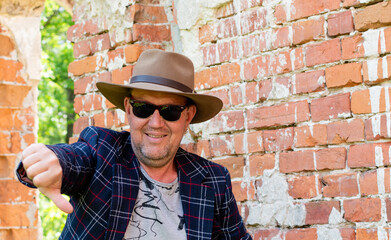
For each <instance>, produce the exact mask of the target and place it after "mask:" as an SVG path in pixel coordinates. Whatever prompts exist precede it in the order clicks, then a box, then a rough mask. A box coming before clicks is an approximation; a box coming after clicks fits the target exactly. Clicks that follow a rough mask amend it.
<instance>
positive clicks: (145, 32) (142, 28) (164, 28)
mask: <svg viewBox="0 0 391 240" xmlns="http://www.w3.org/2000/svg"><path fill="white" fill-rule="evenodd" d="M133 40H136V41H147V42H166V41H170V40H171V28H170V26H169V25H143V24H139V23H136V24H134V25H133Z"/></svg>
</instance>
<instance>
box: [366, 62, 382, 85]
mask: <svg viewBox="0 0 391 240" xmlns="http://www.w3.org/2000/svg"><path fill="white" fill-rule="evenodd" d="M378 64H379V61H378V59H370V60H368V61H367V65H368V80H369V81H371V82H373V81H376V80H377V79H378V78H379V77H378V75H377V68H378Z"/></svg>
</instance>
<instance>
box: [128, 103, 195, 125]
mask: <svg viewBox="0 0 391 240" xmlns="http://www.w3.org/2000/svg"><path fill="white" fill-rule="evenodd" d="M136 103H142V104H146V105H149V106H152V107H153V111H152V113H151V114H150V115H148V116H146V117H141V116H139V115H137V113H136V111H137V110H135V109H136V108H137V107H134V104H136ZM129 104H130V105H131V106H132V112H133V115H134V116H136V117H138V118H141V119H147V118H149V117H150V116H152V115H153V114H154V113H155V111H156V109H157V110H158V111H159V115H160V116H161V117H162V118H163V119H164V120H166V121H169V122H176V121H178V120H179V119H180V118H181V115H182V112H183V111H184V110H185V109H186V108H187V107H188V106H189V104H186V105H183V106H181V105H174V104H165V105H155V104H152V103H149V102H145V101H139V100H134V99H129ZM167 107H175V108H178V109H179V116H178V118H177V119H175V120H169V119H166V117H168V116H167V115H166V114H165V112H164V108H167ZM162 111H163V114H162ZM168 118H169V117H168Z"/></svg>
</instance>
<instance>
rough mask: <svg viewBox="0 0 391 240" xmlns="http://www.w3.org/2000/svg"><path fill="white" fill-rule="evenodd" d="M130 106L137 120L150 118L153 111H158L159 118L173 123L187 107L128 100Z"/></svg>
mask: <svg viewBox="0 0 391 240" xmlns="http://www.w3.org/2000/svg"><path fill="white" fill-rule="evenodd" d="M129 103H130V105H132V108H133V114H134V115H135V116H136V117H138V118H148V117H149V116H151V115H152V114H153V113H154V112H155V110H156V109H157V110H159V114H160V116H162V117H163V118H164V119H165V120H167V121H170V122H173V121H177V120H178V119H179V118H180V117H181V114H182V112H183V110H185V109H186V107H187V106H188V105H185V106H179V105H160V106H157V105H154V104H151V103H147V102H142V101H135V100H131V99H130V100H129Z"/></svg>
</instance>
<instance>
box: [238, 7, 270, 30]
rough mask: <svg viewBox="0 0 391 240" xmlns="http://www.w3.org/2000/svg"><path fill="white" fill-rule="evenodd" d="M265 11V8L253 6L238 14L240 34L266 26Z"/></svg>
mask: <svg viewBox="0 0 391 240" xmlns="http://www.w3.org/2000/svg"><path fill="white" fill-rule="evenodd" d="M266 16H267V11H266V9H265V8H255V9H251V10H249V11H245V12H243V13H242V14H241V15H240V27H241V30H242V32H241V33H242V35H246V34H248V33H251V32H254V31H255V30H260V29H262V28H264V27H266V24H267V20H266Z"/></svg>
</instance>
